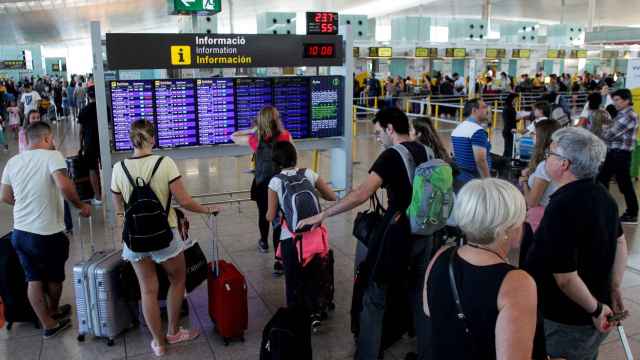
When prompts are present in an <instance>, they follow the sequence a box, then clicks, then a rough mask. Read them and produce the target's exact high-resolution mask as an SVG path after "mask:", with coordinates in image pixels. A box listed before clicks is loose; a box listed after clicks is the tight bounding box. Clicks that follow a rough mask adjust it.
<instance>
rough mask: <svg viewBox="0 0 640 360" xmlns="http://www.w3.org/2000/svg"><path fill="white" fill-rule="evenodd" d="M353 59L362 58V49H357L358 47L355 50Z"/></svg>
mask: <svg viewBox="0 0 640 360" xmlns="http://www.w3.org/2000/svg"><path fill="white" fill-rule="evenodd" d="M353 57H354V58H359V57H360V48H359V47H357V46H356V47H354V48H353Z"/></svg>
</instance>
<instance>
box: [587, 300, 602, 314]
mask: <svg viewBox="0 0 640 360" xmlns="http://www.w3.org/2000/svg"><path fill="white" fill-rule="evenodd" d="M601 313H602V303H601V302H600V301H598V306H596V310H595V311H594V312H592V313H591V314H589V315H591V317H592V318H597V317H599V316H600V314H601Z"/></svg>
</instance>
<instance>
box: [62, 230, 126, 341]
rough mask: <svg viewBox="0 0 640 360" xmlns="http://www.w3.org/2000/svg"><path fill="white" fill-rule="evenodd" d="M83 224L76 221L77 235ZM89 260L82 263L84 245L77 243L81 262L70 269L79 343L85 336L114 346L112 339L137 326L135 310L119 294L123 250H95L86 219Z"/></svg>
mask: <svg viewBox="0 0 640 360" xmlns="http://www.w3.org/2000/svg"><path fill="white" fill-rule="evenodd" d="M81 223H82V220H81V219H80V220H79V221H78V225H79V226H78V233H79V234H80V226H81ZM89 238H90V241H91V254H92V255H91V257H90V258H89V259H88V260H85V254H84V245H83V243H84V242H83V241H80V249H81V250H80V251H81V252H82V259H83V260H82V261H81V262H80V263H78V264H76V265H75V266H74V267H73V284H74V289H75V298H76V311H77V315H78V341H84V340H85V336H86V335H93V336H95V337H100V338H107V345H108V346H113V344H114V340H115V337H116V336H118V335H119V334H120V333H122V332H123V331H125V330H126V329H129V328H131V327H133V326H135V325H137V323H138V316H137V306H135V305H133V304H130V303H128V302H127V301H126V300H125V299H124V296H122V294H121V291H120V289H121V287H120V286H119V283H118V281H119V279H120V274H121V272H122V267H123V266H124V264H125V262H124V260H122V250H116V249H115V247H116V243H115V239H114V242H113V246H114V248H113V250H103V251H96V250H95V239H94V237H93V221H92V218H89Z"/></svg>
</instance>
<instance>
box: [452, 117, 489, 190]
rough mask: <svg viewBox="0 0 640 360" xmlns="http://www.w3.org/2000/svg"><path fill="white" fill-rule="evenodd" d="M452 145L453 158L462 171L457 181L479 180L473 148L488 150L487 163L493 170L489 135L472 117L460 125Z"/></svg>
mask: <svg viewBox="0 0 640 360" xmlns="http://www.w3.org/2000/svg"><path fill="white" fill-rule="evenodd" d="M451 143H452V145H453V156H454V157H455V162H456V165H457V166H458V169H459V170H460V174H459V175H458V177H457V178H456V180H458V181H460V182H462V183H467V182H468V181H470V180H472V179H475V178H479V177H480V174H479V173H478V168H477V166H476V160H475V157H474V156H473V147H474V146H479V147H483V148H485V149H486V150H487V163H488V164H489V169H491V158H490V157H489V153H490V151H491V143H489V135H488V134H487V131H486V130H485V129H484V128H483V127H482V126H480V124H478V122H477V121H476V119H475V118H474V117H472V116H470V117H469V118H467V120H465V121H464V122H462V123H461V124H460V125H458V126H457V127H456V128H455V129H454V130H453V132H452V133H451Z"/></svg>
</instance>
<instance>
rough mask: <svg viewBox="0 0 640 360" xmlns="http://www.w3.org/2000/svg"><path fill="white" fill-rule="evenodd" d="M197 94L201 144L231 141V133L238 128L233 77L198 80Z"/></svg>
mask: <svg viewBox="0 0 640 360" xmlns="http://www.w3.org/2000/svg"><path fill="white" fill-rule="evenodd" d="M196 94H197V97H198V132H199V143H200V145H214V144H225V143H228V142H231V134H233V132H234V131H235V130H236V107H235V87H234V84H233V79H218V78H215V79H199V80H196Z"/></svg>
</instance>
